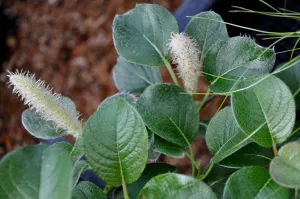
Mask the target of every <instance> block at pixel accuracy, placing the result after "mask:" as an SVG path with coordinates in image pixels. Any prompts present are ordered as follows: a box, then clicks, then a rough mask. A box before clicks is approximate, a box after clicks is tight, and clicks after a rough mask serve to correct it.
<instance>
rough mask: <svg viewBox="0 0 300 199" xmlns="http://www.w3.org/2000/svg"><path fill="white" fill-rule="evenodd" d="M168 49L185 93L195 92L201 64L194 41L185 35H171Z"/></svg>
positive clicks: (198, 51)
mask: <svg viewBox="0 0 300 199" xmlns="http://www.w3.org/2000/svg"><path fill="white" fill-rule="evenodd" d="M168 47H169V49H170V52H171V55H172V59H173V62H174V63H176V64H177V71H178V74H179V76H180V77H181V79H182V81H183V84H184V87H185V89H186V91H188V92H197V89H198V84H199V78H200V73H201V68H202V63H201V60H200V59H199V56H200V50H199V49H198V48H197V43H196V41H195V40H193V39H191V38H190V37H188V36H187V35H186V34H185V33H172V34H171V38H170V40H169V42H168Z"/></svg>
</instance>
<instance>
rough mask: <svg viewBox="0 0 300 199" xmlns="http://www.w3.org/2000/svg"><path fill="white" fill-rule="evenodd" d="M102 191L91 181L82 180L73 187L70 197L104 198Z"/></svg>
mask: <svg viewBox="0 0 300 199" xmlns="http://www.w3.org/2000/svg"><path fill="white" fill-rule="evenodd" d="M106 198H107V197H106V195H105V194H104V193H103V191H102V190H101V189H100V188H99V187H97V186H96V185H94V184H93V183H90V182H87V181H82V182H79V184H78V185H77V186H76V187H75V188H74V189H73V191H72V199H106Z"/></svg>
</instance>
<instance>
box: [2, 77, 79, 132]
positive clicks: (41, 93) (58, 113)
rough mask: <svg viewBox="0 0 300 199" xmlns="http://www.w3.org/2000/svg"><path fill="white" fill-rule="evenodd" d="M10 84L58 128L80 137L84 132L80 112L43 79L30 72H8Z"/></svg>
mask: <svg viewBox="0 0 300 199" xmlns="http://www.w3.org/2000/svg"><path fill="white" fill-rule="evenodd" d="M8 73H9V74H8V77H9V84H10V85H13V86H14V88H13V93H15V94H16V95H17V96H18V97H21V100H24V104H27V105H28V106H29V107H30V108H31V109H34V110H35V111H36V112H37V113H38V114H39V115H40V116H41V117H42V118H43V119H44V120H47V121H52V122H53V123H54V125H55V128H56V129H59V128H62V129H65V130H66V131H67V133H68V134H71V135H73V136H74V137H78V136H79V135H81V134H82V125H81V122H80V121H79V120H78V117H79V115H78V113H77V112H75V111H70V110H69V109H68V108H67V107H65V106H66V105H64V104H63V102H62V100H61V99H62V96H61V95H60V94H57V93H52V89H50V88H49V86H46V84H45V82H44V81H42V80H36V79H35V76H34V74H30V73H29V72H22V71H21V72H19V71H17V72H15V73H12V72H8Z"/></svg>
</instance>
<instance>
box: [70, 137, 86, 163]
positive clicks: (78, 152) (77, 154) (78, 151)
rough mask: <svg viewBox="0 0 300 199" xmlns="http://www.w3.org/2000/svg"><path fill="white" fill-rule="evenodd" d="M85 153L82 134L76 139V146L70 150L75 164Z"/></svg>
mask: <svg viewBox="0 0 300 199" xmlns="http://www.w3.org/2000/svg"><path fill="white" fill-rule="evenodd" d="M83 154H84V150H83V143H82V136H80V137H78V138H77V139H76V142H75V144H74V147H73V149H72V151H71V152H70V157H71V160H72V163H73V164H75V163H76V162H77V161H78V160H80V158H81V157H82V156H83Z"/></svg>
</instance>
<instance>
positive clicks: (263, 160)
mask: <svg viewBox="0 0 300 199" xmlns="http://www.w3.org/2000/svg"><path fill="white" fill-rule="evenodd" d="M273 156H274V155H273V151H272V150H271V149H270V148H265V147H261V146H259V145H258V144H256V143H250V144H248V145H246V146H244V147H243V148H241V149H240V150H238V151H237V152H235V153H234V154H232V155H230V156H229V157H227V158H225V159H223V160H222V161H221V162H219V164H220V165H222V166H225V167H230V168H241V167H246V166H266V165H268V164H269V163H270V162H271V160H272V157H273Z"/></svg>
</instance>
